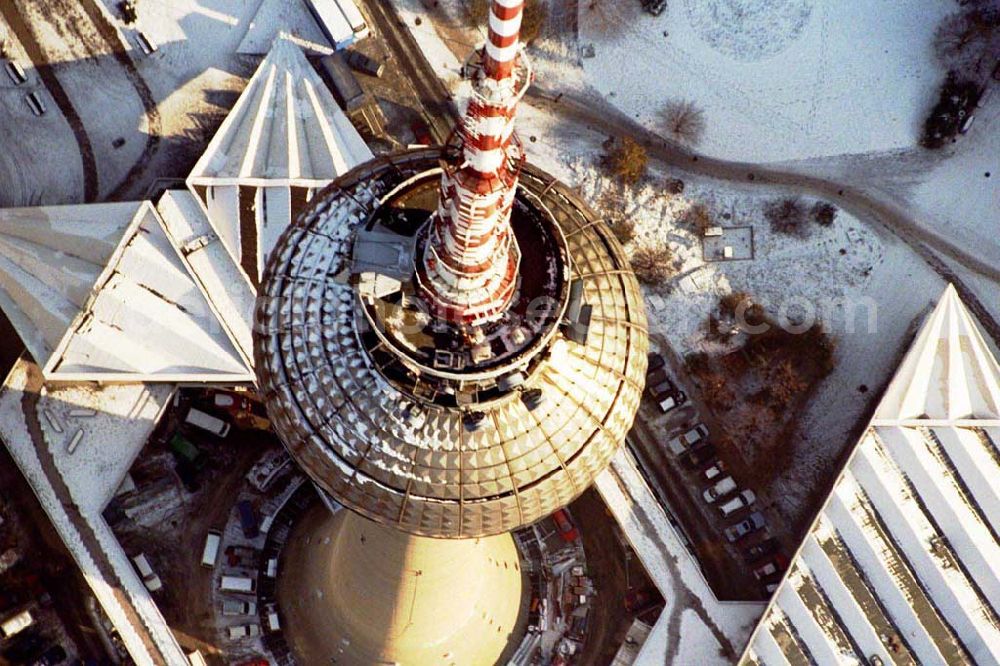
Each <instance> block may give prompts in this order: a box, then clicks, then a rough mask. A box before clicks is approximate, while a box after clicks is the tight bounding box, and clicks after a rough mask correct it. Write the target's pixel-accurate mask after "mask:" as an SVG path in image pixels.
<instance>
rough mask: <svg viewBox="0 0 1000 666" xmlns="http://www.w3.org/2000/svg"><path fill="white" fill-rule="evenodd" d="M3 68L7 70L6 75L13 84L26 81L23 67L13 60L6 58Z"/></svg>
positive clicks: (26, 76)
mask: <svg viewBox="0 0 1000 666" xmlns="http://www.w3.org/2000/svg"><path fill="white" fill-rule="evenodd" d="M4 69H5V70H7V76H9V77H10V80H11V81H13V82H14V85H15V86H19V85H21V84H22V83H27V81H28V75H27V74H25V73H24V68H23V67H21V65H19V64H17V63H16V62H14V61H13V60H8V61H7V64H6V65H4Z"/></svg>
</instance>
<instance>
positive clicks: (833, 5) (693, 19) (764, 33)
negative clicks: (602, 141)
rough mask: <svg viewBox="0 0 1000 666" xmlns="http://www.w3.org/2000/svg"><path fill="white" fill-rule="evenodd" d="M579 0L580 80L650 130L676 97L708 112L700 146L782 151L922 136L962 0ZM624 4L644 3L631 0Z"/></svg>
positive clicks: (837, 148) (840, 149)
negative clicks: (644, 7) (938, 39)
mask: <svg viewBox="0 0 1000 666" xmlns="http://www.w3.org/2000/svg"><path fill="white" fill-rule="evenodd" d="M603 4H604V5H605V6H606V7H608V8H606V9H604V10H603V13H601V12H599V11H597V10H590V9H588V3H580V20H579V30H580V47H581V53H585V54H586V52H587V51H589V49H590V48H591V47H592V48H593V54H594V55H593V57H584V58H583V59H582V64H583V70H584V73H585V75H584V76H583V77H582V82H583V84H584V85H586V86H589V87H593V88H595V89H596V90H597V91H598V92H599V93H600V94H601V95H603V96H605V97H606V99H607V100H608V101H610V102H611V103H613V104H614V105H616V106H617V107H619V108H620V109H621V110H622V111H624V112H626V113H628V114H629V115H630V116H635V117H637V118H638V120H640V121H641V122H642V123H644V124H645V125H647V126H648V127H650V128H653V129H656V128H657V126H658V124H659V118H660V114H661V111H662V108H663V105H664V103H665V102H667V101H668V100H673V99H679V100H690V101H693V102H694V103H696V104H697V105H698V106H699V107H700V108H702V109H703V110H704V112H705V117H706V121H707V129H706V132H705V136H704V139H703V141H702V143H701V144H700V145H699V146H698V149H699V150H700V151H701V152H704V153H705V154H708V155H712V156H714V157H719V158H725V159H732V160H742V161H756V162H765V161H782V160H791V159H800V158H806V157H814V156H822V155H838V154H843V153H861V152H872V151H884V150H889V149H893V148H899V147H904V146H913V145H915V144H916V141H917V138H918V136H919V131H920V128H921V126H922V123H923V118H924V115H925V113H926V111H927V109H928V105H929V104H930V103H931V102H932V100H933V99H934V97H935V91H936V88H937V86H938V85H940V82H941V79H942V76H943V73H942V72H941V71H940V68H939V66H938V64H937V63H936V62H935V61H934V59H933V54H932V52H931V48H930V44H931V40H932V37H933V34H934V29H935V27H936V25H937V23H938V21H939V19H940V18H941V17H943V16H945V15H947V14H948V13H949V12H952V11H955V9H956V5H954V3H949V2H939V1H938V0H915V1H914V2H865V1H859V0H854V1H849V2H821V1H817V0H774V1H772V2H766V3H763V2H756V1H755V0H674V1H673V2H669V3H667V7H668V9H667V11H666V12H664V14H663V15H661V16H659V17H652V16H649V15H647V14H644V13H640V12H639V11H638V10H637V9H635V10H632V9H630V8H626V7H625V4H626V3H621V5H620V6H619V3H613V4H612V3H603ZM628 4H629V6H631V5H635V6H636V7H638V3H628Z"/></svg>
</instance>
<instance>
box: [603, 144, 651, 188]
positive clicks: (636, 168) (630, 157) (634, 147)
mask: <svg viewBox="0 0 1000 666" xmlns="http://www.w3.org/2000/svg"><path fill="white" fill-rule="evenodd" d="M648 163H649V155H648V154H647V153H646V149H645V148H644V147H643V146H642V145H640V144H639V143H638V142H637V141H636V140H635V139H633V138H632V137H628V136H626V137H623V138H622V139H621V141H618V142H616V143H615V145H614V147H613V148H612V150H611V152H610V153H609V154H608V165H609V166H610V168H611V173H612V174H613V175H615V176H617V177H618V178H620V179H621V181H622V182H623V183H625V184H628V185H634V184H635V183H638V182H639V180H641V179H642V177H643V176H645V175H646V165H647V164H648Z"/></svg>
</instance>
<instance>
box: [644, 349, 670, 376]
mask: <svg viewBox="0 0 1000 666" xmlns="http://www.w3.org/2000/svg"><path fill="white" fill-rule="evenodd" d="M646 358H648V359H649V365H648V366H647V367H646V374H647V375H648V374H651V373H653V372H656V371H657V370H659V369H660V368H662V367H663V366H665V365H666V364H667V361H666V359H664V358H663V355H662V354H657V353H656V352H649V355H648V356H647V357H646Z"/></svg>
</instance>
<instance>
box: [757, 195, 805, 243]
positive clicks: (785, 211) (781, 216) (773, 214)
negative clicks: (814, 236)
mask: <svg viewBox="0 0 1000 666" xmlns="http://www.w3.org/2000/svg"><path fill="white" fill-rule="evenodd" d="M764 217H765V218H766V219H767V221H768V222H770V224H771V229H772V230H773V231H775V232H777V233H781V234H789V235H795V236H805V235H806V234H807V233H809V229H808V228H807V227H806V225H805V221H806V209H805V207H804V206H803V205H802V201H801V200H800V199H799V198H798V197H790V198H787V199H779V200H777V201H772V202H770V203H768V204H767V205H766V206H765V207H764Z"/></svg>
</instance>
